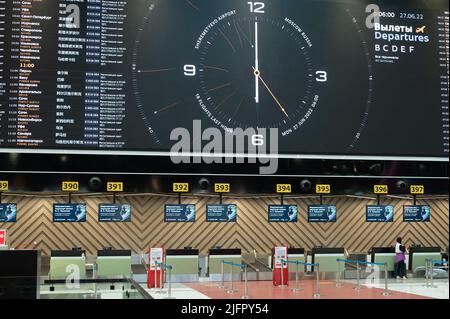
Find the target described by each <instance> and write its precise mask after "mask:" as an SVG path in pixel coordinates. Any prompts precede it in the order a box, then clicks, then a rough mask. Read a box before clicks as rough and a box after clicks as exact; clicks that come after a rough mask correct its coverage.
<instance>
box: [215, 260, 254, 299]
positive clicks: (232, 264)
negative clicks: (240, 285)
mask: <svg viewBox="0 0 450 319" xmlns="http://www.w3.org/2000/svg"><path fill="white" fill-rule="evenodd" d="M223 265H229V266H230V267H231V287H230V289H228V290H227V293H228V294H234V293H236V292H237V290H236V289H234V270H233V269H234V267H238V268H239V269H240V271H244V294H243V295H242V299H249V298H250V297H249V295H248V273H247V267H248V266H247V265H243V264H235V263H233V262H227V261H223V260H222V267H223ZM222 273H223V269H222ZM222 278H223V277H222ZM241 280H242V279H241ZM222 286H223V280H222ZM219 288H221V286H219Z"/></svg>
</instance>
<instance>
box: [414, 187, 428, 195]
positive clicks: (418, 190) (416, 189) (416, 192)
mask: <svg viewBox="0 0 450 319" xmlns="http://www.w3.org/2000/svg"><path fill="white" fill-rule="evenodd" d="M411 194H412V195H423V194H425V186H423V185H411Z"/></svg>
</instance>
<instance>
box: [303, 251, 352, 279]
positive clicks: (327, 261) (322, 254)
mask: <svg viewBox="0 0 450 319" xmlns="http://www.w3.org/2000/svg"><path fill="white" fill-rule="evenodd" d="M311 255H312V262H313V263H318V264H319V266H320V272H322V273H327V272H330V273H332V272H338V270H339V267H338V263H337V261H336V259H345V249H344V248H313V250H312V252H311ZM314 268H315V267H313V269H312V271H314V270H315V269H314ZM340 269H341V271H343V270H344V265H341V268H340Z"/></svg>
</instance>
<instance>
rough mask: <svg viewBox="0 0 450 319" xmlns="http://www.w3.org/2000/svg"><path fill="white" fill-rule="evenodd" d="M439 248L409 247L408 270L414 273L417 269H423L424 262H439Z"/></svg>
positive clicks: (440, 256)
mask: <svg viewBox="0 0 450 319" xmlns="http://www.w3.org/2000/svg"><path fill="white" fill-rule="evenodd" d="M441 258H442V255H441V248H440V247H411V248H410V249H409V269H410V270H411V271H412V272H415V271H416V268H418V267H425V261H426V260H427V259H431V260H441Z"/></svg>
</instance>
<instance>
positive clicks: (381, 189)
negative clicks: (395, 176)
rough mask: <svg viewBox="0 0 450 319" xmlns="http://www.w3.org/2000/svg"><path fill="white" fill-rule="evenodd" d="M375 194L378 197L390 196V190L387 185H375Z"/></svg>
mask: <svg viewBox="0 0 450 319" xmlns="http://www.w3.org/2000/svg"><path fill="white" fill-rule="evenodd" d="M373 192H374V193H375V194H377V195H381V194H388V193H389V188H388V186H387V185H375V186H374V187H373Z"/></svg>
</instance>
